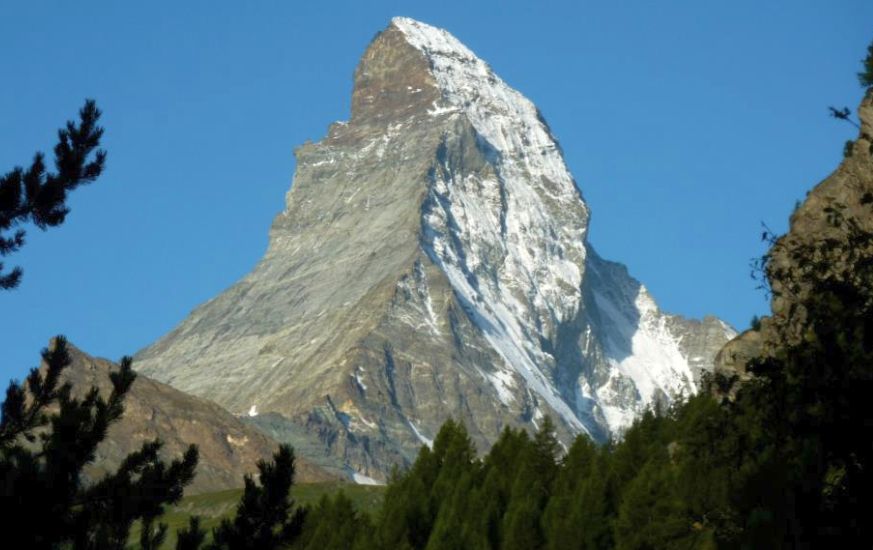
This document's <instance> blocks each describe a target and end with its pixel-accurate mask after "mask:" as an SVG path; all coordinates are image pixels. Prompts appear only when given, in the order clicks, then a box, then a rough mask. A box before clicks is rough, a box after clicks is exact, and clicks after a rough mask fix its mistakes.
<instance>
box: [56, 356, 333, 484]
mask: <svg viewBox="0 0 873 550" xmlns="http://www.w3.org/2000/svg"><path fill="white" fill-rule="evenodd" d="M69 349H70V356H71V359H72V363H71V364H70V366H68V367H67V368H66V369H65V370H64V371H63V380H64V381H65V382H70V383H71V384H72V386H73V393H74V395H78V396H80V397H81V396H84V394H85V393H86V392H87V391H88V390H89V389H90V388H91V387H92V386H96V387H97V388H100V390H101V393H102V394H103V395H109V392H110V391H111V390H112V385H111V383H110V381H109V373H110V372H111V371H113V370H115V369H117V368H118V366H117V365H115V364H113V363H112V362H111V361H107V360H105V359H97V358H94V357H91V356H89V355H87V354H85V353H83V352H81V351H80V350H78V349H76V348H75V347H73V346H69ZM155 438H158V439H160V440H161V441H163V442H164V447H163V450H162V453H163V456H164V458H165V459H168V460H169V459H172V458H178V457H180V456H182V454H183V453H184V452H185V449H187V448H188V445H189V444H191V443H193V444H196V445H197V446H198V448H199V450H200V463H199V464H198V466H197V475H196V477H195V478H194V481H193V482H192V483H191V485H190V486H189V487H188V488H187V489H186V494H195V493H208V492H212V491H219V490H222V489H230V488H235V487H242V485H243V476H244V475H245V474H255V473H257V466H256V464H257V462H258V460H262V459H265V460H269V459H271V458H272V455H273V453H274V452H276V449H277V448H278V446H279V444H278V443H277V442H276V441H274V440H273V439H271V438H269V437H267V436H266V435H264V434H263V433H262V432H261V431H260V430H257V429H255V428H253V427H251V426H249V425H247V424H244V423H243V422H241V421H240V420H239V419H237V418H236V417H235V416H233V415H232V414H230V413H228V412H227V411H225V410H224V409H222V408H221V407H219V406H218V405H216V404H214V403H210V402H209V401H206V400H204V399H200V398H198V397H193V396H190V395H187V394H185V393H182V392H181V391H179V390H177V389H174V388H171V387H170V386H167V385H166V384H161V383H160V382H156V381H155V380H151V379H149V378H148V377H147V376H144V375H142V374H139V375H138V376H137V378H136V380H135V381H134V383H133V386H131V389H130V391H129V393H128V394H127V397H126V398H125V401H124V416H122V418H121V420H119V421H118V422H116V423H115V424H113V425H112V426H111V427H110V428H109V433H108V435H107V437H106V438H105V439H104V440H103V442H102V443H101V444H100V446H99V447H98V448H97V455H96V457H95V460H94V462H93V463H91V464H89V465H88V466H86V468H85V475H86V476H87V477H88V478H90V479H92V480H94V479H98V478H99V477H101V476H102V475H104V474H105V473H107V472H110V471H114V470H115V469H116V468H118V466H119V465H120V464H121V461H122V460H123V459H124V457H126V456H127V455H128V454H129V453H131V452H134V451H136V450H139V448H140V447H141V446H142V444H143V443H145V442H146V441H151V440H153V439H155ZM296 479H297V480H298V481H299V482H301V483H306V482H316V481H326V480H333V479H336V476H334V475H331V474H329V473H328V472H326V471H324V470H323V469H321V468H319V467H317V466H315V465H313V464H312V463H310V462H308V461H307V460H306V459H305V458H303V459H298V461H297V477H296Z"/></svg>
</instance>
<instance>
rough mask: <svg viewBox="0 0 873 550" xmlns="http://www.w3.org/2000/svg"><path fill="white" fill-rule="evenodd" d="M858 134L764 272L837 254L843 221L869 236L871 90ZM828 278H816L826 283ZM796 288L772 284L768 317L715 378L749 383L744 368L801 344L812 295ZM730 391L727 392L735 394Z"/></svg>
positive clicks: (734, 344)
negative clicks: (805, 253)
mask: <svg viewBox="0 0 873 550" xmlns="http://www.w3.org/2000/svg"><path fill="white" fill-rule="evenodd" d="M858 116H859V119H860V126H861V128H860V131H859V134H858V138H857V139H856V140H854V141H853V142H852V143H851V146H850V147H849V148H848V149H847V151H846V155H845V158H844V159H843V161H842V162H841V163H840V165H839V166H838V167H837V169H836V170H835V171H834V172H833V173H832V174H830V175H829V176H828V177H827V178H825V179H824V180H823V181H822V182H821V183H819V184H818V185H816V186H815V187H814V188H813V189H811V190H810V191H809V192H808V193H807V196H806V199H805V200H804V201H803V202H802V203H801V204H800V205H799V206H798V208H797V209H796V210H795V212H794V213H793V214H792V215H791V219H790V225H789V229H788V232H787V233H786V234H785V235H783V236H782V237H780V238H778V239H777V240H775V241H774V243H773V245H772V247H771V249H770V250H769V252H768V257H769V259H768V262H767V269H768V271H769V272H774V271H775V270H780V271H782V272H791V271H796V270H802V269H804V268H805V267H806V266H805V265H802V264H801V262H802V261H801V260H799V259H798V258H799V257H801V256H802V255H801V254H800V253H799V252H800V251H802V250H807V249H810V247H816V246H819V247H823V248H828V249H839V248H841V247H845V246H848V232H847V225H846V223H844V221H845V220H852V223H856V224H858V228H859V229H860V230H862V231H864V232H868V233H873V89H871V90H868V91H867V94H866V97H865V98H864V99H863V100H862V102H861V105H860V106H859V108H858ZM829 261H830V262H831V263H830V272H831V273H842V272H846V271H847V270H848V271H850V269H847V266H846V265H844V262H841V260H840V257H839V255H835V256H833V257H829ZM827 275H828V273H822V274H820V275H819V276H820V277H825V276H827ZM791 280H792V281H798V282H799V283H800V284H798V285H797V286H796V288H785V287H784V286H783V284H782V283H781V282H780V281H779V278H776V279H775V280H773V279H771V282H772V284H773V288H772V295H773V298H772V300H771V310H772V314H771V316H769V317H765V318H763V319H762V320H761V326H760V328H759V329H758V330H750V331H747V332H744V333H743V334H741V335H740V336H738V337H737V338H736V339H734V340H732V341H731V342H729V343H728V344H727V345H726V346H725V347H724V349H723V350H722V351H721V352H720V353H719V354H718V356H717V358H716V372H718V373H720V374H721V375H723V376H724V377H726V378H731V377H734V376H736V377H737V378H738V382H742V381H743V380H746V379H748V378H749V376H750V374H749V372H748V365H749V363H750V362H751V361H752V360H754V359H757V358H761V357H767V356H768V355H770V354H772V353H774V351H775V350H776V349H778V348H779V347H780V346H782V345H784V344H785V343H796V342H798V341H799V339H800V338H802V329H803V326H804V319H805V316H804V312H803V302H804V300H805V298H806V297H807V296H808V294H809V292H810V291H811V287H810V285H809V284H804V283H803V280H802V279H799V278H796V277H794V278H791ZM735 389H736V388H733V389H732V391H735Z"/></svg>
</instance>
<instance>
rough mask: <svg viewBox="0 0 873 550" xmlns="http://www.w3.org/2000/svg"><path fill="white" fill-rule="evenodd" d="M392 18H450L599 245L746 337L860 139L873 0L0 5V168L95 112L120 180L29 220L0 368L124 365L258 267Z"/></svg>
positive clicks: (692, 312)
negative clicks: (534, 128)
mask: <svg viewBox="0 0 873 550" xmlns="http://www.w3.org/2000/svg"><path fill="white" fill-rule="evenodd" d="M394 15H407V16H411V17H414V18H417V19H420V20H422V21H425V22H427V23H430V24H433V25H437V26H441V27H444V28H446V29H448V30H449V31H451V32H452V33H453V34H455V35H456V36H457V37H458V38H460V39H461V40H462V41H463V42H465V43H466V44H467V45H468V46H469V47H470V48H471V49H473V51H475V52H476V53H477V54H479V55H480V56H481V57H482V58H484V59H485V60H486V61H488V62H489V63H490V64H491V65H492V67H493V68H494V69H495V70H496V71H497V73H498V74H500V75H501V76H502V77H503V78H504V79H505V80H506V81H507V82H509V83H510V84H511V85H512V86H514V87H515V88H517V89H518V90H520V91H521V92H522V93H524V94H525V95H527V96H528V97H529V98H531V99H532V100H533V101H534V102H535V103H536V104H537V105H538V106H539V107H540V109H541V110H542V111H543V113H544V114H545V116H546V119H547V120H548V121H549V123H550V125H551V127H552V130H553V131H554V133H555V134H556V136H557V137H558V139H559V140H560V141H561V144H562V146H563V149H564V152H565V156H566V160H567V163H568V165H569V166H570V168H571V170H572V172H573V174H574V176H575V177H576V179H577V181H578V183H579V186H580V188H581V189H582V192H583V194H584V196H585V198H586V200H587V201H588V203H589V205H590V206H591V209H592V212H593V215H592V225H591V229H590V239H591V241H592V242H593V244H594V245H595V247H596V248H597V249H598V251H599V252H600V254H601V255H603V256H604V257H606V258H609V259H614V260H619V261H621V262H623V263H625V264H627V265H628V267H629V268H630V271H631V273H632V274H633V275H635V276H636V277H637V278H639V279H640V280H641V281H643V282H644V283H645V284H646V285H647V286H648V287H649V289H650V290H651V291H652V293H653V294H654V295H655V297H656V299H657V300H658V301H659V303H660V305H661V306H662V307H663V308H664V309H665V310H667V311H670V312H675V313H681V314H684V315H689V316H701V315H704V314H707V313H713V314H717V315H719V316H721V317H722V318H724V319H726V320H727V321H729V322H730V323H732V324H734V325H736V326H738V327H740V328H742V327H745V326H746V325H747V324H748V321H749V319H750V318H751V316H752V315H753V314H756V313H763V312H765V311H766V307H767V305H766V302H765V300H764V298H763V296H762V294H761V292H760V291H758V290H756V288H755V283H754V282H753V281H752V280H751V279H750V277H749V268H748V264H749V260H750V259H751V258H752V257H754V256H756V255H760V254H761V253H762V252H763V246H762V244H761V243H760V241H759V238H760V224H761V222H762V221H764V222H766V223H767V224H769V225H770V226H771V227H772V228H773V229H775V230H777V231H782V230H784V229H785V228H786V224H787V217H788V215H789V213H790V212H791V209H792V207H793V206H794V203H795V201H796V200H798V199H801V198H803V196H804V193H805V192H806V190H807V189H809V188H810V187H811V186H813V185H814V184H815V183H816V182H818V181H819V180H821V179H822V178H823V177H825V176H826V175H827V174H828V173H829V172H830V171H831V170H833V169H834V168H835V167H836V165H837V163H838V162H839V160H840V158H841V153H842V146H843V142H844V141H845V140H846V139H849V138H851V137H854V132H853V130H852V129H851V128H850V127H849V126H848V125H846V124H840V123H838V122H837V121H834V120H832V119H829V118H828V116H827V107H828V106H829V105H837V106H843V105H848V106H849V107H852V108H854V107H855V105H856V104H857V102H858V100H859V99H860V95H861V89H860V88H859V86H858V84H857V79H856V77H855V73H856V72H857V71H858V69H859V67H860V59H861V58H862V57H863V55H864V52H865V49H866V45H867V44H868V43H869V41H870V40H871V39H873V32H871V31H873V2H869V1H860V0H859V1H848V0H847V1H841V2H828V3H825V2H820V1H816V2H812V1H810V2H803V1H790V2H789V1H785V2H745V1H734V2H698V1H688V2H666V1H660V2H605V1H603V2H582V1H574V2H569V1H568V2H548V1H543V2H529V1H525V2H505V1H503V2H475V3H474V2H470V1H469V0H467V1H464V2H454V1H440V2H429V3H425V2H397V1H395V2H388V1H381V2H360V1H357V2H290V1H288V2H278V1H275V2H269V1H262V2H246V3H243V2H231V1H222V2H219V1H215V0H212V1H202V2H196V1H186V2H163V1H154V2H138V3H133V2H111V1H105V2H96V1H95V2H76V3H73V2H66V1H54V2H49V1H5V2H3V3H2V5H0V75H2V80H3V83H4V84H3V85H2V86H0V171H2V172H5V171H7V170H9V169H11V168H12V167H13V166H14V165H16V164H24V163H27V162H29V160H30V158H31V156H32V154H33V153H34V151H36V150H50V148H51V146H52V145H53V139H54V136H55V132H56V129H57V128H58V127H59V126H60V125H61V124H62V123H63V121H65V120H67V119H69V118H72V117H73V116H74V114H75V112H76V110H77V109H78V108H79V106H80V105H81V104H82V101H83V99H84V98H86V97H93V98H95V99H96V100H97V102H98V105H99V106H100V107H101V108H102V109H103V110H104V113H105V115H104V119H103V123H104V126H105V127H106V135H105V147H106V149H107V150H108V152H109V159H108V166H107V170H106V172H105V175H104V176H103V177H102V178H101V179H100V180H99V181H98V182H97V183H95V184H94V185H92V186H90V187H87V188H82V189H80V190H78V191H76V192H75V194H74V195H73V197H72V200H71V207H72V213H71V215H70V216H69V218H68V221H67V223H66V224H65V225H63V226H62V227H60V228H58V229H55V230H52V231H49V232H46V233H41V232H39V231H36V230H32V231H30V233H29V241H28V244H27V246H26V247H25V248H24V250H23V251H22V252H21V253H19V254H17V255H15V256H13V257H12V258H10V261H9V264H12V265H16V264H17V265H22V266H23V267H24V269H25V276H24V280H23V283H22V285H21V287H20V288H19V289H17V290H15V291H13V292H4V293H0V308H2V311H3V315H2V316H0V378H3V379H6V378H10V377H21V376H23V374H24V373H25V372H26V369H27V368H29V367H31V366H34V365H35V364H36V363H37V361H38V351H39V349H40V348H41V347H42V346H44V345H45V344H46V342H47V340H48V338H49V337H50V336H52V335H55V334H59V333H62V334H66V335H67V336H68V337H69V338H70V339H71V341H72V342H74V343H75V344H76V345H78V346H79V347H81V348H83V349H84V350H86V351H88V352H90V353H92V354H96V355H101V356H105V357H109V358H112V359H118V358H119V357H120V356H121V355H124V354H132V353H134V352H136V351H137V350H138V349H140V348H142V347H143V346H145V345H147V344H149V343H151V342H152V341H154V340H155V339H156V338H158V337H159V336H161V335H162V334H164V333H166V332H167V331H169V330H170V329H172V328H173V327H174V326H175V325H176V324H177V323H178V322H179V321H180V320H181V319H182V318H183V317H184V316H185V315H186V314H187V313H188V312H189V311H190V310H191V309H193V308H194V307H195V306H196V305H198V304H200V303H202V302H203V301H205V300H207V299H209V298H211V297H213V296H215V295H216V294H218V293H219V292H220V291H221V290H222V289H224V288H226V287H227V286H229V285H230V284H232V283H233V282H234V281H236V280H237V279H238V278H240V277H241V276H243V275H244V274H245V273H247V272H248V271H249V270H250V269H251V268H252V267H253V266H254V264H255V262H256V261H257V260H258V259H259V258H260V257H261V255H262V254H263V252H264V250H265V247H266V244H267V230H268V227H269V225H270V222H271V220H272V218H273V216H274V215H276V214H277V213H278V212H279V211H280V210H281V208H282V206H283V197H284V194H285V192H286V191H287V190H288V188H289V186H290V183H291V178H292V175H293V171H294V158H293V155H292V151H293V149H294V147H296V146H297V145H299V144H301V143H303V142H304V141H306V140H308V139H309V140H317V139H320V138H321V137H322V136H323V135H324V133H325V131H326V129H327V126H328V124H329V123H330V122H332V121H335V120H343V119H346V118H347V117H348V112H349V101H350V92H351V85H352V72H353V70H354V67H355V65H356V63H357V60H358V58H359V56H360V55H361V54H362V53H363V51H364V48H365V47H366V45H367V43H368V42H369V41H370V39H371V38H372V37H373V35H374V34H375V33H376V32H378V31H379V30H381V29H382V28H384V27H385V26H386V25H387V23H388V21H389V20H390V18H391V17H392V16H394Z"/></svg>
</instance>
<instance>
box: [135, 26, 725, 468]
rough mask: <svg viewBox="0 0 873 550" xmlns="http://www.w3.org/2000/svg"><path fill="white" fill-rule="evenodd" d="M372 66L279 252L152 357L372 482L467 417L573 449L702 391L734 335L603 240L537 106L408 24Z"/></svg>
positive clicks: (479, 426)
mask: <svg viewBox="0 0 873 550" xmlns="http://www.w3.org/2000/svg"><path fill="white" fill-rule="evenodd" d="M354 80H355V83H354V91H353V96H352V115H351V119H350V120H349V121H348V122H346V123H335V124H333V125H332V126H331V127H330V129H329V131H328V135H327V136H326V137H325V138H324V139H323V140H322V141H320V142H318V143H308V144H306V145H304V146H302V147H300V148H299V149H298V150H297V151H296V156H297V169H296V174H295V179H294V183H293V186H292V188H291V190H290V191H289V192H288V194H287V197H286V204H285V209H284V211H283V212H282V213H281V214H279V215H278V216H277V217H276V219H275V220H274V222H273V225H272V227H271V230H270V244H269V248H268V250H267V253H266V255H265V256H264V258H263V259H262V260H261V261H260V262H259V263H258V265H257V266H256V267H255V268H254V270H253V271H252V272H251V273H250V274H249V275H247V276H246V277H244V278H243V279H242V280H241V281H239V282H238V283H237V284H235V285H234V286H232V287H231V288H229V289H228V290H227V291H225V292H223V293H222V294H220V295H219V296H217V297H216V298H214V299H212V300H210V301H209V302H207V303H205V304H203V305H201V306H200V307H198V308H197V309H195V310H194V311H193V312H192V313H191V314H190V316H189V317H188V318H187V319H185V320H184V321H183V322H182V323H181V324H180V325H179V326H178V327H177V328H176V329H174V330H173V331H172V332H170V333H169V334H167V335H166V336H165V337H163V338H161V339H160V340H159V341H157V342H156V343H155V344H153V345H152V346H149V347H148V348H146V349H145V350H143V351H141V352H140V353H139V354H138V356H137V363H136V364H137V367H138V368H139V369H140V370H141V371H142V372H143V373H146V374H148V375H149V376H152V377H155V378H156V379H159V380H161V381H163V382H165V383H167V384H170V385H173V386H174V387H177V388H179V389H181V390H183V391H186V392H190V393H193V394H195V395H199V396H202V397H205V398H208V399H211V400H214V401H215V402H217V403H219V404H220V405H222V406H223V407H226V408H227V409H228V410H230V411H232V412H234V413H235V414H240V415H248V417H249V421H250V422H252V423H255V424H257V425H259V426H260V427H261V428H263V429H266V430H268V431H269V433H271V434H272V435H274V436H275V437H277V438H279V439H285V440H289V441H292V442H293V443H295V444H296V445H298V447H299V448H307V449H311V450H312V453H315V454H320V458H319V460H327V459H328V458H329V459H330V460H332V461H334V463H339V464H341V465H342V467H343V468H346V469H347V471H348V472H349V473H350V475H352V476H353V477H355V478H356V479H358V480H359V481H371V480H372V479H377V480H378V479H384V478H385V475H386V473H387V472H388V471H389V469H390V467H391V466H392V465H395V464H400V465H403V464H407V463H409V461H410V460H411V459H412V458H413V457H414V456H415V453H416V452H417V449H418V448H419V447H420V445H422V444H430V441H431V438H432V437H433V436H434V434H435V433H436V431H437V429H438V428H439V426H440V424H441V423H442V422H443V421H444V420H445V419H446V418H448V417H450V416H451V417H454V418H457V419H460V420H462V421H464V423H465V424H466V425H467V427H468V429H469V431H470V434H471V437H472V438H473V439H474V441H475V442H476V444H477V445H478V446H479V448H480V449H482V450H484V449H486V448H487V447H488V446H489V445H490V443H492V442H493V441H494V440H495V439H496V437H497V436H498V435H499V433H500V431H501V430H502V429H503V427H504V426H522V427H526V428H531V429H535V428H536V427H537V425H538V422H539V421H540V420H541V419H542V418H543V416H544V415H547V414H548V415H551V416H552V417H553V418H554V419H555V420H556V422H557V424H558V433H559V437H560V438H561V440H562V441H564V442H565V443H566V442H568V441H569V439H570V438H571V437H573V436H575V435H576V434H578V433H587V434H588V435H590V436H591V437H593V438H594V439H596V440H599V441H604V440H606V439H607V438H608V437H610V436H613V435H617V434H619V433H620V432H621V430H622V429H624V428H625V427H626V426H628V425H629V423H630V422H631V421H632V419H633V418H634V417H635V416H636V415H637V414H639V413H640V412H641V411H643V410H645V408H647V407H650V406H652V405H653V404H655V403H656V402H664V403H666V402H669V401H671V400H673V399H675V398H677V397H678V396H680V395H683V394H685V395H687V394H689V393H691V392H694V391H696V390H697V385H698V382H699V377H700V375H701V373H702V372H704V371H707V370H710V369H711V368H712V359H713V357H714V355H715V353H716V352H717V351H718V350H719V349H720V348H721V346H722V345H723V344H724V343H725V342H726V341H727V340H728V339H730V338H731V337H733V336H734V332H733V330H732V329H731V328H730V327H728V326H727V325H725V324H724V323H722V322H721V321H719V320H718V319H716V318H714V317H707V318H705V319H704V320H702V321H694V320H687V319H683V318H681V317H678V316H673V315H667V314H664V313H663V312H661V311H660V310H659V309H658V307H657V305H656V304H655V302H654V300H653V299H652V297H651V296H650V295H649V293H648V292H647V290H646V289H645V287H644V286H643V285H641V284H640V283H639V282H638V281H636V280H635V279H633V278H632V277H631V276H630V275H629V274H628V273H627V270H626V269H625V268H624V267H623V266H622V265H620V264H617V263H614V262H609V261H606V260H603V259H601V258H600V257H599V256H598V255H597V254H596V253H595V252H594V250H593V249H592V247H591V245H590V243H588V242H587V230H588V222H589V209H588V206H587V204H586V203H585V201H584V200H583V198H582V196H581V194H580V192H579V190H578V188H577V186H576V184H575V181H574V180H573V177H572V176H571V175H570V173H569V171H568V170H567V167H566V165H565V164H564V161H563V156H562V153H561V149H560V146H559V145H558V142H557V141H556V139H555V138H554V136H552V134H551V131H550V129H549V127H548V125H547V124H546V122H545V121H544V119H543V117H542V116H541V114H540V113H539V111H538V110H537V108H536V107H535V106H534V105H533V104H532V103H531V102H530V101H529V100H527V99H526V98H525V97H524V96H522V95H521V94H520V93H518V92H517V91H515V90H513V89H512V88H510V87H509V86H508V85H507V84H506V83H505V82H503V81H502V80H501V79H500V78H499V77H498V76H497V75H496V74H494V72H493V71H492V70H491V68H490V67H489V66H488V65H487V64H486V63H485V62H483V61H482V60H481V59H479V58H478V57H476V56H475V55H474V54H473V53H472V52H471V51H470V50H469V49H468V48H466V47H465V46H464V45H463V44H461V43H460V42H459V41H458V40H457V39H455V38H454V37H453V36H451V35H450V34H449V33H447V32H446V31H443V30H440V29H436V28H434V27H430V26H428V25H425V24H423V23H419V22H417V21H414V20H411V19H407V18H395V19H394V20H392V22H391V24H390V25H389V27H388V28H387V29H386V30H384V31H383V32H381V33H380V34H379V35H377V37H376V38H375V39H374V40H373V42H372V43H371V44H370V45H369V47H368V48H367V51H366V52H365V53H364V56H363V58H362V60H361V62H360V64H359V66H358V68H357V70H356V72H355V79H354ZM265 413H266V414H265ZM319 449H320V450H319ZM307 456H309V455H307Z"/></svg>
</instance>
